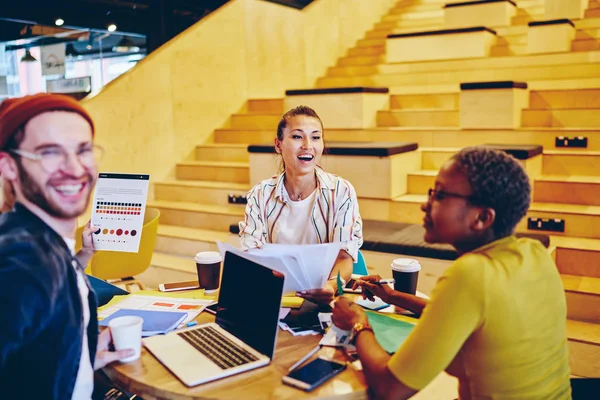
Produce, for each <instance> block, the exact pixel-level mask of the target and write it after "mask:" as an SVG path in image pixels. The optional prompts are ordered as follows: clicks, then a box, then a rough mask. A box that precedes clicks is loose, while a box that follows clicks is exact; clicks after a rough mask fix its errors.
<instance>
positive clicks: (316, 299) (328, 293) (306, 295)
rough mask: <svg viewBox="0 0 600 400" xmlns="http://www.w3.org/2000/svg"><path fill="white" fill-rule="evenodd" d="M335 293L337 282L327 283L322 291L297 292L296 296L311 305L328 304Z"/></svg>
mask: <svg viewBox="0 0 600 400" xmlns="http://www.w3.org/2000/svg"><path fill="white" fill-rule="evenodd" d="M336 291H337V281H335V280H331V281H327V283H326V284H325V287H324V288H323V289H310V290H303V291H301V292H297V293H296V296H298V297H302V298H303V299H306V300H309V301H312V302H313V303H323V304H329V303H331V302H332V301H333V299H334V297H335V292H336Z"/></svg>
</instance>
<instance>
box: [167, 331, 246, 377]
mask: <svg viewBox="0 0 600 400" xmlns="http://www.w3.org/2000/svg"><path fill="white" fill-rule="evenodd" d="M178 335H179V336H181V337H182V338H183V339H184V340H185V341H186V342H188V343H189V344H191V345H192V346H194V348H196V350H198V351H199V352H200V353H202V354H203V355H205V356H206V357H208V358H209V359H210V360H211V361H212V362H214V363H215V364H217V365H218V366H219V367H221V369H229V368H233V367H237V366H239V365H244V364H248V363H250V362H252V361H256V360H258V358H256V356H254V355H253V354H252V353H249V352H247V351H246V350H244V349H243V348H242V347H240V346H238V345H237V344H235V343H234V342H232V341H231V340H229V339H228V338H226V337H225V336H224V335H222V334H221V333H219V332H218V331H217V330H216V329H215V328H214V327H212V326H203V327H200V328H198V329H193V330H190V331H186V332H180V333H178Z"/></svg>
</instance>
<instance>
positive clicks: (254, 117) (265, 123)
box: [231, 114, 281, 131]
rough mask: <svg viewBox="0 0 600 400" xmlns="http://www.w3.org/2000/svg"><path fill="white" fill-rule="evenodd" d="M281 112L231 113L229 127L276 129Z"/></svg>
mask: <svg viewBox="0 0 600 400" xmlns="http://www.w3.org/2000/svg"><path fill="white" fill-rule="evenodd" d="M280 120H281V114H233V115H232V116H231V128H233V129H272V130H273V131H275V130H276V129H277V124H279V121H280Z"/></svg>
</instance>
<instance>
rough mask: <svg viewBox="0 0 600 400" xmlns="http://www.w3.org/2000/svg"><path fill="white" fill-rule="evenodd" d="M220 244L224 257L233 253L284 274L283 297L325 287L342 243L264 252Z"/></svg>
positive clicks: (276, 246) (275, 246)
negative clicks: (227, 253)
mask: <svg viewBox="0 0 600 400" xmlns="http://www.w3.org/2000/svg"><path fill="white" fill-rule="evenodd" d="M217 244H218V246H219V251H220V252H221V254H222V255H223V257H225V252H226V251H230V252H232V253H234V254H236V255H238V256H240V257H244V258H246V259H248V260H251V261H254V262H256V263H258V264H262V265H264V266H266V267H269V268H271V269H273V270H275V271H277V272H280V273H282V274H284V275H285V283H284V286H283V292H284V294H292V293H296V292H298V291H301V290H308V289H320V288H323V287H324V286H325V283H326V282H327V279H328V278H329V274H330V272H331V269H332V268H333V265H334V263H335V260H336V258H337V255H338V253H339V251H340V246H341V244H340V243H327V244H315V245H306V244H302V245H281V244H267V245H265V246H264V247H263V248H261V249H253V250H251V251H243V250H241V249H238V248H235V247H233V246H231V245H229V244H226V243H221V242H217Z"/></svg>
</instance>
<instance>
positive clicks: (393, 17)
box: [381, 7, 444, 22]
mask: <svg viewBox="0 0 600 400" xmlns="http://www.w3.org/2000/svg"><path fill="white" fill-rule="evenodd" d="M443 17H444V10H443V8H442V7H440V8H436V9H433V10H427V11H409V12H403V13H399V14H388V15H386V16H384V17H383V18H382V19H381V21H382V22H399V21H416V20H427V21H429V20H431V19H438V18H443Z"/></svg>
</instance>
